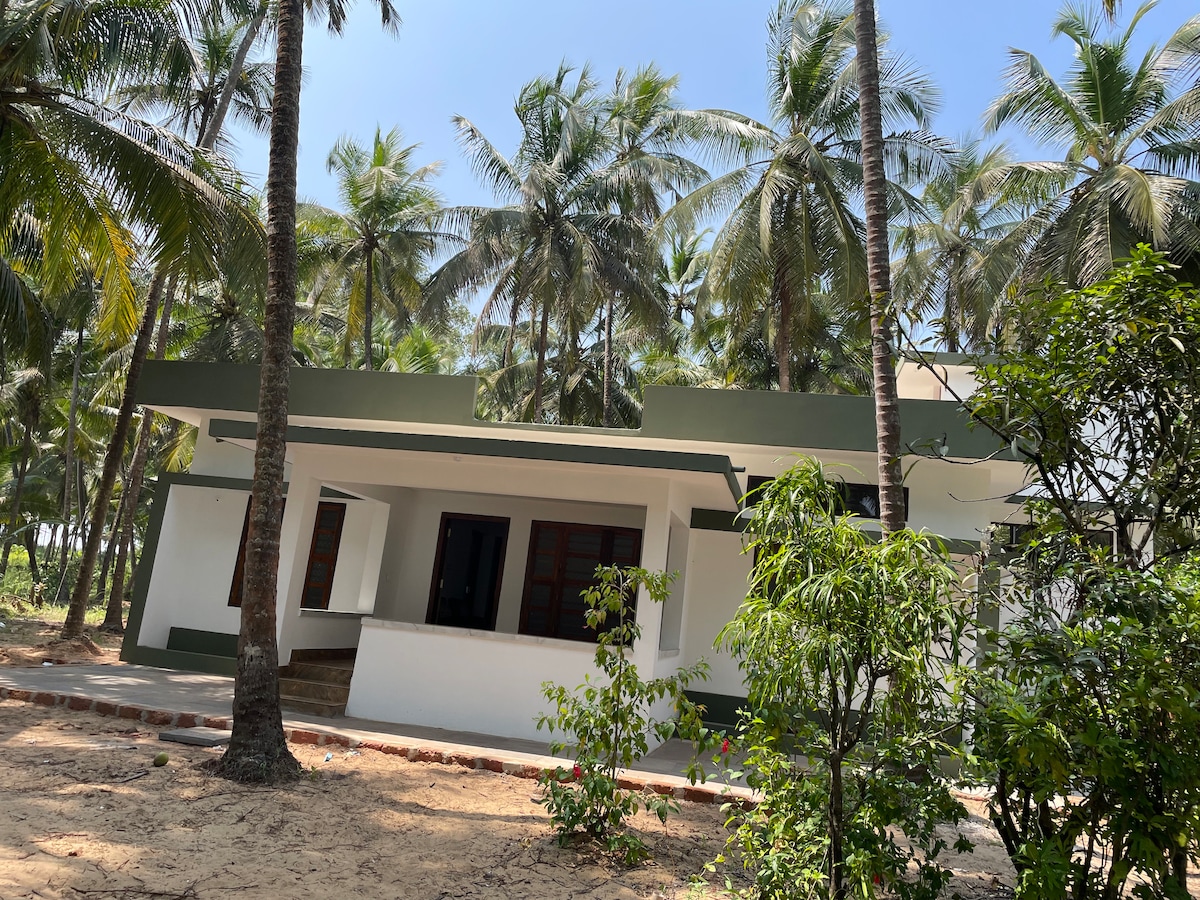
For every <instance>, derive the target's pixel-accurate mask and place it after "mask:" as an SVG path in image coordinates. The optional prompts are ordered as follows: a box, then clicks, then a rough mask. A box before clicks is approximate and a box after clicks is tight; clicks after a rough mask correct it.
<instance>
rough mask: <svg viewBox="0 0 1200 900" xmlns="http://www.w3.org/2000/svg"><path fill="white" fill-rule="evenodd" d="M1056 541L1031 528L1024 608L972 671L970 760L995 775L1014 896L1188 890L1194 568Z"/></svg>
mask: <svg viewBox="0 0 1200 900" xmlns="http://www.w3.org/2000/svg"><path fill="white" fill-rule="evenodd" d="M1063 541H1070V536H1067V535H1062V534H1059V535H1057V536H1055V537H1053V538H1044V539H1042V540H1039V541H1035V542H1034V544H1033V545H1032V546H1031V548H1030V550H1029V552H1028V553H1027V554H1026V558H1025V567H1024V571H1022V567H1017V570H1018V579H1019V580H1018V587H1017V593H1018V596H1019V598H1020V601H1021V603H1022V605H1023V607H1024V612H1023V614H1022V615H1021V616H1020V617H1019V618H1017V619H1016V620H1015V621H1014V622H1013V623H1012V624H1011V625H1010V626H1009V627H1008V628H1006V629H1005V630H1004V632H1003V633H1001V634H999V635H996V636H995V637H994V641H995V643H996V649H995V651H994V652H993V653H992V654H990V656H989V658H988V663H989V665H988V666H987V667H986V668H985V669H984V670H983V671H982V672H981V673H980V674H979V675H978V676H977V678H976V687H975V690H976V692H977V694H978V696H979V699H980V703H979V704H978V706H977V712H976V715H975V744H976V751H977V753H978V756H979V759H980V774H981V776H982V778H983V779H984V780H985V781H987V782H988V783H991V784H994V785H995V791H994V797H993V800H992V818H993V821H994V822H995V824H996V827H997V829H998V830H999V832H1000V835H1001V838H1002V839H1003V841H1004V844H1005V847H1006V849H1007V850H1008V853H1009V856H1010V857H1011V859H1012V861H1013V864H1014V866H1015V867H1016V869H1017V873H1018V884H1017V895H1018V897H1022V898H1026V897H1028V898H1039V900H1042V898H1045V900H1050V898H1067V897H1097V898H1105V900H1116V898H1118V897H1120V896H1122V894H1123V893H1124V892H1125V891H1126V890H1127V889H1128V888H1130V887H1131V886H1132V892H1133V893H1134V894H1136V895H1138V896H1141V897H1147V898H1150V897H1179V898H1183V897H1186V896H1187V890H1186V877H1185V872H1184V871H1183V867H1184V865H1185V860H1186V857H1187V856H1190V857H1191V858H1192V859H1193V860H1194V859H1196V856H1197V853H1196V850H1197V848H1196V835H1197V833H1198V825H1200V585H1198V584H1197V581H1196V579H1195V578H1194V576H1193V575H1192V573H1191V571H1190V568H1184V569H1178V568H1176V569H1173V570H1171V571H1170V572H1169V573H1167V574H1166V575H1165V576H1164V573H1163V572H1161V571H1155V570H1150V571H1146V572H1140V571H1135V570H1129V569H1125V568H1123V567H1120V566H1114V565H1112V564H1111V563H1110V562H1109V561H1108V560H1106V559H1103V558H1101V557H1100V555H1099V554H1095V553H1094V552H1093V553H1091V554H1089V553H1088V552H1087V548H1084V547H1081V546H1079V545H1078V543H1077V542H1072V543H1075V545H1076V546H1075V549H1076V552H1075V553H1074V554H1071V553H1070V552H1064V551H1063V550H1062V549H1061V548H1060V549H1057V550H1052V549H1051V548H1050V547H1048V546H1047V544H1055V543H1061V542H1063ZM1072 556H1073V557H1074V559H1073V560H1071V557H1072ZM1064 558H1065V559H1067V560H1069V561H1065V562H1064V561H1063V560H1064ZM1046 559H1051V560H1053V562H1054V564H1053V568H1052V570H1051V571H1049V572H1047V571H1045V570H1044V569H1042V567H1041V566H1040V564H1039V562H1040V561H1043V560H1046ZM1031 567H1032V568H1034V569H1037V570H1038V571H1039V574H1037V575H1034V574H1032V573H1031V572H1030V571H1029V569H1030V568H1031Z"/></svg>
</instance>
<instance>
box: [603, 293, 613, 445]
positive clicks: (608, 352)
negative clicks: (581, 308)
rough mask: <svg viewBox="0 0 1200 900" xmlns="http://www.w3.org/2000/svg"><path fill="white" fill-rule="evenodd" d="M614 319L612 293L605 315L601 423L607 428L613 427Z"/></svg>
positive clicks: (609, 296)
mask: <svg viewBox="0 0 1200 900" xmlns="http://www.w3.org/2000/svg"><path fill="white" fill-rule="evenodd" d="M612 318H613V296H612V293H611V292H610V293H609V295H608V300H607V309H606V310H605V313H604V414H603V416H602V418H601V423H602V424H603V425H604V427H605V428H611V427H612V375H613V364H612V363H613V353H612V333H613V328H612Z"/></svg>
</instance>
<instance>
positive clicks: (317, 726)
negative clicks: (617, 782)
mask: <svg viewBox="0 0 1200 900" xmlns="http://www.w3.org/2000/svg"><path fill="white" fill-rule="evenodd" d="M0 698H10V699H14V700H26V701H31V702H35V703H41V704H44V705H47V706H65V707H67V708H68V709H78V710H90V711H92V712H98V713H101V714H105V715H119V716H122V717H124V718H130V719H137V720H139V721H143V722H147V723H149V724H152V725H177V726H181V727H187V726H192V725H208V726H210V727H220V728H228V727H229V720H230V718H231V716H232V714H233V679H232V678H229V677H227V676H224V675H202V674H198V673H194V672H178V671H173V670H169V669H154V668H149V667H146V666H129V665H116V666H44V667H41V668H0ZM284 728H285V730H286V731H287V732H288V739H289V740H291V741H294V742H296V743H309V744H326V743H328V744H338V745H341V746H347V747H356V746H363V747H367V748H369V749H376V750H381V751H382V752H385V753H392V754H395V755H403V756H406V757H407V758H408V759H411V760H421V761H428V762H444V763H449V764H455V765H464V766H468V767H470V768H485V769H491V770H493V771H497V772H500V771H503V772H507V773H509V774H512V775H518V776H521V777H526V778H536V777H537V775H538V774H540V773H541V772H542V771H543V770H545V769H547V768H554V767H556V766H563V767H564V768H567V769H570V767H571V765H572V761H571V760H570V759H564V758H561V757H557V758H556V757H553V756H550V755H549V747H548V745H547V744H546V743H543V742H540V741H530V740H522V739H520V738H506V737H498V736H496V735H487V734H476V733H473V732H465V731H450V730H447V729H444V728H430V727H427V726H421V725H404V724H394V723H391V722H376V721H373V720H370V719H357V718H353V717H350V716H339V717H337V718H324V717H322V716H313V715H307V714H305V713H299V712H293V711H291V710H287V709H285V710H284ZM690 759H691V747H690V746H689V745H687V744H684V743H683V742H682V741H678V740H672V741H668V742H667V743H665V744H663V745H662V746H660V747H658V748H657V749H656V750H654V752H652V753H650V754H649V755H648V756H646V757H644V758H643V759H642V760H641V762H640V764H639V766H638V768H637V769H636V770H630V771H627V772H625V773H624V778H623V779H622V781H623V785H622V786H625V787H629V788H632V789H641V788H645V787H648V788H650V789H652V790H656V791H658V792H659V793H670V794H673V795H674V796H676V797H677V798H679V799H683V800H691V801H695V802H701V803H712V802H723V801H724V800H725V799H726V798H727V797H728V796H729V795H730V794H731V795H732V796H733V797H737V798H738V799H748V798H749V796H750V794H749V792H748V791H747V790H746V789H745V788H744V787H741V786H733V787H729V786H727V785H725V784H722V783H719V782H714V781H709V782H708V783H706V784H703V785H701V784H697V785H692V784H690V783H689V782H688V780H687V779H686V778H685V777H684V774H683V773H684V772H685V771H686V768H687V765H688V762H689V760H690ZM703 762H704V764H705V766H706V768H709V769H710V770H711V769H712V768H713V767H712V765H711V761H710V760H708V759H705V760H703Z"/></svg>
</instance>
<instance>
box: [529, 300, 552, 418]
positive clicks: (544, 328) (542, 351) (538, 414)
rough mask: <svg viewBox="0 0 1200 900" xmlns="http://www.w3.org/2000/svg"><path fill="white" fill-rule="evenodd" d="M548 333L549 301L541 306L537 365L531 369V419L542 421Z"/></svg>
mask: <svg viewBox="0 0 1200 900" xmlns="http://www.w3.org/2000/svg"><path fill="white" fill-rule="evenodd" d="M549 334H550V301H549V300H547V301H546V303H545V304H543V306H542V322H541V325H540V326H539V327H538V346H537V367H536V368H535V369H534V370H533V421H535V422H541V421H542V382H543V381H545V380H546V340H547V337H548V336H549Z"/></svg>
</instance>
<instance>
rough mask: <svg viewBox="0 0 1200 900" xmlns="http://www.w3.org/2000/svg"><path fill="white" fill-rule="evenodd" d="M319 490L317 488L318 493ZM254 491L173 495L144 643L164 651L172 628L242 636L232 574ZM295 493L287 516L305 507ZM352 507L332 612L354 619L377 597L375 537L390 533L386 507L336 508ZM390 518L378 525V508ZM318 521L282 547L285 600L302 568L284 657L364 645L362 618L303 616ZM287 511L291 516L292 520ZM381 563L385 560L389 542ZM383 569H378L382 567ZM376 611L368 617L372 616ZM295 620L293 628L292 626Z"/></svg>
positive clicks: (357, 504) (283, 612) (284, 634)
mask: <svg viewBox="0 0 1200 900" xmlns="http://www.w3.org/2000/svg"><path fill="white" fill-rule="evenodd" d="M319 487H320V486H319V485H317V489H318V491H319ZM249 497H250V494H249V491H245V490H239V489H232V488H215V487H199V486H195V485H189V484H186V483H175V484H172V485H171V486H170V490H169V491H168V493H167V501H166V503H167V505H166V509H165V510H164V512H163V523H162V530H161V532H160V534H159V540H158V546H157V549H156V552H155V557H154V568H153V571H152V572H151V577H150V585H149V589H148V593H147V602H146V607H145V612H144V614H143V619H142V628H141V632H140V633H139V636H138V641H139V643H141V644H142V645H144V646H147V647H159V648H165V647H166V646H167V640H168V637H169V636H170V630H171V628H172V627H176V628H193V629H196V630H199V631H211V632H216V633H219V634H237V633H238V629H239V628H240V624H241V612H240V610H239V609H238V608H237V607H232V606H230V605H229V592H230V589H231V587H232V585H233V570H234V566H235V565H236V563H237V555H238V542H239V540H240V538H241V535H242V524H243V523H244V521H245V516H246V504H247V502H248V501H249ZM298 499H299V498H298V497H297V495H296V494H295V492H294V491H293V492H292V498H291V499H290V500H289V504H288V512H291V510H292V509H293V508H296V507H297V506H302V505H303V503H297V502H296V501H297V500H298ZM337 502H345V504H346V519H345V523H344V525H343V532H342V543H341V545H340V547H339V550H338V561H337V568H336V570H335V572H334V580H333V590H332V594H331V600H330V610H331V612H335V613H336V612H347V613H354V612H357V611H358V610H359V606H360V602H361V593H362V592H363V590H364V589H365V590H369V592H370V594H371V595H372V596H373V595H374V587H375V585H374V581H373V580H371V579H370V578H369V572H370V566H369V565H367V562H368V555H369V554H370V552H371V551H372V549H373V547H372V534H373V532H378V533H380V534H382V532H383V531H385V530H386V528H387V520H386V506H385V505H383V504H378V503H372V502H370V501H364V500H348V501H341V500H339V501H337ZM380 507H383V509H384V518H383V519H382V521H380V519H379V508H380ZM315 513H316V507H315V505H313V506H312V515H310V516H309V517H308V521H307V529H306V530H307V535H308V537H307V539H306V540H305V541H303V542H295V541H293V542H289V541H287V540H286V535H285V536H284V538H285V539H283V540H281V560H280V573H281V575H280V585H279V586H280V596H281V598H282V597H284V596H285V595H286V592H287V589H288V588H290V587H291V585H292V582H291V579H290V578H289V577H287V576H288V575H289V574H290V573H293V568H294V567H299V575H298V578H299V581H297V582H295V587H296V590H297V594H296V605H295V608H294V609H288V608H287V607H286V606H283V605H282V604H281V607H280V610H279V616H278V622H277V627H278V629H279V636H280V642H281V647H280V657H281V659H283V660H284V661H285V662H286V660H287V654H288V653H290V651H291V649H293V648H296V647H353V646H354V645H355V644H356V643H357V639H358V617H357V615H356V616H354V617H353V618H347V617H344V616H336V615H324V616H322V614H321V612H319V611H305V613H304V614H303V617H302V616H301V614H300V611H299V593H298V591H299V588H300V585H301V583H302V581H303V578H304V574H305V569H306V567H307V564H308V548H309V545H310V542H311V539H312V525H313V521H312V516H315ZM295 517H296V522H295V523H294V525H293V528H294V529H295V533H298V532H299V530H300V524H299V521H298V520H299V513H298V512H297V513H296V514H295ZM286 518H287V512H285V520H286ZM297 543H302V544H303V550H302V551H301V552H299V553H296V554H292V553H291V552H290V551H289V549H288V548H290V547H293V546H296V545H297ZM376 555H377V556H381V555H382V538H380V540H379V542H378V552H377V554H376ZM377 565H378V562H376V566H377ZM367 612H369V610H367ZM292 620H294V621H292Z"/></svg>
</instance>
